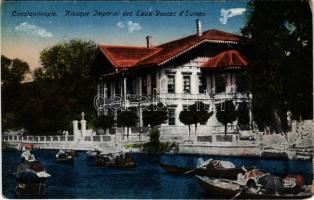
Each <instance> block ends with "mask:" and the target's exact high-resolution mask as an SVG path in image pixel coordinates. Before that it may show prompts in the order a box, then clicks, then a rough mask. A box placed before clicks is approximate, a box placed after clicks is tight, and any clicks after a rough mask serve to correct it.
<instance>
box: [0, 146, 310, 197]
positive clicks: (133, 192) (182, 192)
mask: <svg viewBox="0 0 314 200" xmlns="http://www.w3.org/2000/svg"><path fill="white" fill-rule="evenodd" d="M56 153H57V151H51V150H35V151H34V154H35V156H36V158H38V159H39V160H40V161H41V163H42V164H43V165H44V166H45V168H46V171H47V172H48V173H50V174H51V177H50V179H49V180H48V182H47V185H48V197H47V198H179V199H180V198H181V199H182V198H189V199H190V198H209V196H208V195H207V194H206V193H205V192H204V191H203V190H202V188H200V186H199V185H198V183H197V181H196V179H195V178H194V177H189V176H180V177H178V176H173V175H170V174H167V173H166V172H164V171H163V170H162V169H161V168H160V167H159V163H160V162H163V163H168V164H170V163H173V164H176V165H179V166H195V165H196V164H197V159H198V158H199V157H198V156H186V155H176V156H174V155H165V154H163V155H152V154H134V158H135V160H136V161H137V163H138V167H137V168H136V169H108V168H96V167H95V165H94V163H93V161H92V160H87V159H86V155H85V153H83V152H81V153H79V156H78V157H76V160H75V161H74V163H73V164H67V165H64V164H59V163H56V160H55V154H56ZM2 155H3V157H2V165H3V169H2V173H3V175H2V178H3V180H2V183H3V186H2V187H3V194H4V196H6V197H8V198H14V193H15V177H14V176H13V175H12V171H13V170H14V168H15V166H16V165H17V163H18V162H19V155H20V153H19V152H3V154H2ZM202 158H210V157H206V156H203V157H202ZM214 158H216V159H222V160H228V161H232V162H233V163H234V164H235V165H236V166H242V165H246V166H256V167H257V168H260V169H263V170H265V171H267V172H270V173H274V174H276V175H280V176H284V175H286V174H288V173H297V174H302V175H304V176H305V177H306V179H307V183H308V184H310V183H311V181H312V163H311V161H286V160H284V161H283V160H260V159H253V158H234V157H214ZM211 197H214V196H211Z"/></svg>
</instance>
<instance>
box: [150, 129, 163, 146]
mask: <svg viewBox="0 0 314 200" xmlns="http://www.w3.org/2000/svg"><path fill="white" fill-rule="evenodd" d="M149 137H150V142H151V143H156V144H157V143H159V137H160V134H159V131H158V129H157V128H152V129H151V130H150V131H149Z"/></svg>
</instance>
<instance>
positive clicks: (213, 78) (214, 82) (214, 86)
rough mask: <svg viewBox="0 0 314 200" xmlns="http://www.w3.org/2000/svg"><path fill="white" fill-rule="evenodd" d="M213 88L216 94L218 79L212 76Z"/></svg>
mask: <svg viewBox="0 0 314 200" xmlns="http://www.w3.org/2000/svg"><path fill="white" fill-rule="evenodd" d="M211 77H212V78H211V81H212V87H211V90H212V92H213V93H214V94H215V93H216V77H215V75H211Z"/></svg>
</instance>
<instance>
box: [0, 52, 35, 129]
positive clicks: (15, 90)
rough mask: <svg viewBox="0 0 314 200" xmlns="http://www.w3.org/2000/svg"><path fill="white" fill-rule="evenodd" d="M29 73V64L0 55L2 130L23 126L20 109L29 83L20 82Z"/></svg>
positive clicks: (23, 105)
mask: <svg viewBox="0 0 314 200" xmlns="http://www.w3.org/2000/svg"><path fill="white" fill-rule="evenodd" d="M28 73H29V65H28V64H27V63H26V62H24V61H22V60H20V59H18V58H15V59H9V58H7V57H6V56H3V55H2V56H1V92H2V130H6V129H10V128H11V129H18V128H22V127H23V118H22V116H21V110H23V109H24V107H25V100H26V98H27V97H28V95H29V94H28V93H27V92H25V91H29V90H28V89H29V85H30V84H29V83H22V81H23V80H24V79H25V77H26V75H27V74H28Z"/></svg>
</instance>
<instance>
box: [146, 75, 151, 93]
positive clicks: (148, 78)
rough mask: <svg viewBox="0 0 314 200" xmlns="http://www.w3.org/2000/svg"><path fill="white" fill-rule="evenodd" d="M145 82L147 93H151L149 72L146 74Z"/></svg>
mask: <svg viewBox="0 0 314 200" xmlns="http://www.w3.org/2000/svg"><path fill="white" fill-rule="evenodd" d="M146 82H147V91H146V92H147V95H151V94H152V80H151V77H150V74H147V76H146Z"/></svg>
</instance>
